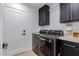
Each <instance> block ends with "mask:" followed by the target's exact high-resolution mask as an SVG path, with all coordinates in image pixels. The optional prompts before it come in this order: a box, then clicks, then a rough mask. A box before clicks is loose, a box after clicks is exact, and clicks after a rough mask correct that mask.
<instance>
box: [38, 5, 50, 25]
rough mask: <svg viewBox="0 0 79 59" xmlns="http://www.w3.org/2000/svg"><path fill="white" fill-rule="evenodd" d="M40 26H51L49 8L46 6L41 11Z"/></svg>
mask: <svg viewBox="0 0 79 59" xmlns="http://www.w3.org/2000/svg"><path fill="white" fill-rule="evenodd" d="M39 25H40V26H44V25H49V6H48V5H44V6H43V7H41V8H40V9H39Z"/></svg>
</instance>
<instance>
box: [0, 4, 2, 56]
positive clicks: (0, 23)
mask: <svg viewBox="0 0 79 59" xmlns="http://www.w3.org/2000/svg"><path fill="white" fill-rule="evenodd" d="M1 14H2V12H1V4H0V55H1V40H2V16H1Z"/></svg>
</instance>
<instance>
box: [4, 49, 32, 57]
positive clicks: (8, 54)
mask: <svg viewBox="0 0 79 59" xmlns="http://www.w3.org/2000/svg"><path fill="white" fill-rule="evenodd" d="M28 50H31V49H27V48H21V49H16V50H13V51H9V52H8V53H7V55H3V56H15V55H16V54H18V53H21V52H24V51H28Z"/></svg>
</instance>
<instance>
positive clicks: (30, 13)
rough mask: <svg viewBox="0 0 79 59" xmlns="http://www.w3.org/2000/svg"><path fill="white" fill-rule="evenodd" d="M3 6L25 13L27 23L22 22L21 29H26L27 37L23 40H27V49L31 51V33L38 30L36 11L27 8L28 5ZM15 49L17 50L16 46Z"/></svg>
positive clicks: (29, 7)
mask: <svg viewBox="0 0 79 59" xmlns="http://www.w3.org/2000/svg"><path fill="white" fill-rule="evenodd" d="M3 6H8V7H12V8H16V9H18V10H20V11H25V13H26V21H27V22H26V23H25V22H24V24H25V25H24V26H23V29H24V28H25V29H26V36H27V37H26V38H25V39H26V40H28V49H32V33H33V32H36V31H37V30H38V10H37V9H36V8H33V7H31V6H29V5H23V4H19V5H17V4H3ZM19 6H20V7H19ZM5 12H6V11H5ZM16 17H17V16H16ZM15 21H16V22H19V20H18V21H17V20H15ZM21 21H22V20H21ZM5 23H6V22H5ZM12 26H13V25H12ZM3 29H4V28H3ZM9 31H11V29H9ZM20 33H21V32H19V34H20ZM16 34H17V33H16ZM7 35H8V34H7ZM4 38H5V37H4ZM11 38H12V39H13V38H14V36H11ZM8 39H9V38H8ZM16 40H17V39H16ZM13 43H15V42H13ZM22 44H23V43H22ZM15 47H16V48H17V45H16V46H15ZM12 48H13V47H12ZM17 49H18V48H17ZM26 50H27V49H26ZM14 51H16V50H14Z"/></svg>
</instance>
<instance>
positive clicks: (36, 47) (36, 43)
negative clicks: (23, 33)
mask: <svg viewBox="0 0 79 59" xmlns="http://www.w3.org/2000/svg"><path fill="white" fill-rule="evenodd" d="M39 40H40V38H39V35H37V34H32V50H33V51H34V52H35V53H36V54H37V55H39Z"/></svg>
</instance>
